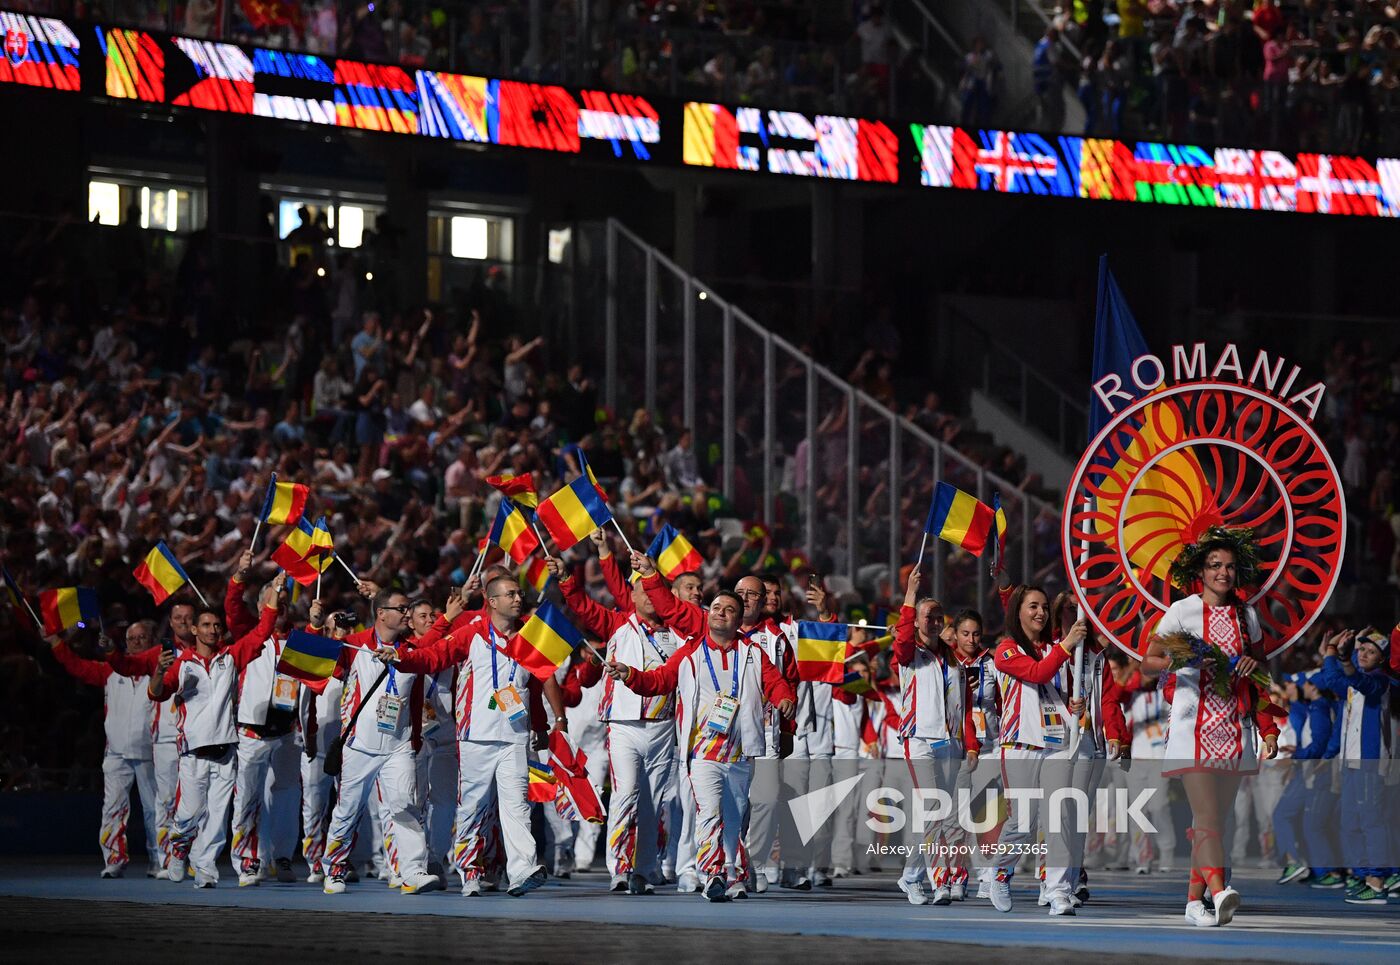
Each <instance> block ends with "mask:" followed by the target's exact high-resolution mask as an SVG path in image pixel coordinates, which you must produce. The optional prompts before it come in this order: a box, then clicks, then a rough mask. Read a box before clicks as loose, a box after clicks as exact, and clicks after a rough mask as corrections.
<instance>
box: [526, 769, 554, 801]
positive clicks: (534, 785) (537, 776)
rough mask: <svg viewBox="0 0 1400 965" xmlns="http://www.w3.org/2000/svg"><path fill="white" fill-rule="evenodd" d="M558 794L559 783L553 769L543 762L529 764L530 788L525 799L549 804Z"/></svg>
mask: <svg viewBox="0 0 1400 965" xmlns="http://www.w3.org/2000/svg"><path fill="white" fill-rule="evenodd" d="M558 794H559V781H558V779H557V778H555V776H554V768H552V767H550V766H549V765H548V764H546V763H544V762H543V761H531V762H530V787H529V789H528V790H527V791H526V794H525V796H526V799H527V800H530V801H540V802H543V803H546V804H547V803H549V802H550V801H553V800H554V798H555V797H556V796H557V795H558Z"/></svg>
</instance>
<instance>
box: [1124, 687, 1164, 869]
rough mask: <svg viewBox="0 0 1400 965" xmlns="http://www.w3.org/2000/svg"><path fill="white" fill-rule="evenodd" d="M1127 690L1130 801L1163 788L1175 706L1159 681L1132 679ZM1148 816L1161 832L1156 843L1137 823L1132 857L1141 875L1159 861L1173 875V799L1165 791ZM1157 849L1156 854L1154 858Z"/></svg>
mask: <svg viewBox="0 0 1400 965" xmlns="http://www.w3.org/2000/svg"><path fill="white" fill-rule="evenodd" d="M1124 689H1126V690H1130V691H1132V699H1131V701H1130V702H1129V704H1128V719H1129V722H1130V724H1131V726H1132V751H1131V753H1130V757H1131V760H1132V763H1131V764H1130V765H1129V767H1128V799H1129V800H1133V801H1135V800H1137V799H1138V798H1139V797H1140V796H1141V795H1142V792H1143V791H1145V790H1147V789H1148V788H1149V787H1153V786H1155V785H1159V783H1160V782H1159V781H1158V778H1159V777H1160V776H1161V773H1162V766H1161V764H1160V763H1157V764H1154V763H1153V762H1154V761H1158V762H1160V761H1161V760H1162V758H1163V756H1164V755H1165V754H1166V752H1167V723H1168V721H1170V720H1171V711H1172V708H1171V703H1170V702H1169V701H1168V700H1167V699H1166V695H1165V694H1163V692H1162V690H1161V689H1160V688H1158V687H1157V684H1156V681H1150V682H1144V681H1143V679H1142V675H1141V674H1140V673H1137V672H1134V673H1133V674H1132V676H1131V677H1129V678H1128V681H1127V683H1126V684H1125V687H1124ZM1147 816H1148V818H1149V819H1150V820H1151V822H1152V824H1153V826H1154V827H1156V829H1157V836H1156V839H1155V841H1154V839H1153V837H1152V836H1151V835H1149V834H1148V833H1147V832H1146V831H1144V830H1142V828H1140V827H1138V825H1137V822H1133V827H1132V837H1131V840H1132V844H1131V853H1132V855H1133V859H1132V860H1133V867H1134V870H1135V871H1137V873H1138V874H1147V873H1149V872H1150V871H1151V870H1152V864H1153V859H1154V857H1155V859H1156V863H1157V870H1159V871H1170V870H1171V866H1172V861H1173V859H1174V858H1175V856H1176V824H1175V822H1174V821H1173V820H1172V809H1171V798H1170V797H1169V796H1168V795H1167V793H1166V790H1165V788H1162V789H1161V790H1159V791H1158V793H1155V794H1153V795H1152V796H1151V797H1150V798H1149V799H1148V804H1147ZM1154 845H1155V854H1154Z"/></svg>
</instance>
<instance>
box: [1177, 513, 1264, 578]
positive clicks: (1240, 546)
mask: <svg viewBox="0 0 1400 965" xmlns="http://www.w3.org/2000/svg"><path fill="white" fill-rule="evenodd" d="M1217 549H1228V550H1230V551H1231V552H1232V553H1234V554H1235V585H1236V586H1258V585H1259V581H1260V580H1261V579H1262V578H1263V571H1262V570H1261V569H1260V567H1259V547H1258V546H1257V545H1256V544H1255V542H1254V530H1252V529H1246V528H1240V529H1228V528H1226V527H1224V526H1212V527H1210V528H1209V529H1207V530H1206V531H1205V532H1204V533H1202V534H1201V535H1200V536H1199V537H1198V538H1197V539H1196V541H1195V542H1194V543H1187V544H1186V545H1185V546H1184V547H1182V549H1181V552H1180V553H1178V554H1177V555H1176V559H1175V560H1173V561H1172V565H1171V569H1170V570H1169V574H1170V576H1171V581H1172V585H1173V586H1175V587H1177V589H1180V590H1187V591H1189V590H1190V589H1191V588H1192V586H1193V585H1194V584H1195V583H1196V581H1197V580H1199V579H1200V578H1201V569H1202V567H1204V566H1205V562H1206V557H1207V556H1208V555H1209V554H1210V552H1211V551H1212V550H1217Z"/></svg>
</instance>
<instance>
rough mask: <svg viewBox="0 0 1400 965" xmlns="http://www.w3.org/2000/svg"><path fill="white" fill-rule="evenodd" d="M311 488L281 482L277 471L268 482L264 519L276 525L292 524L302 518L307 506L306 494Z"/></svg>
mask: <svg viewBox="0 0 1400 965" xmlns="http://www.w3.org/2000/svg"><path fill="white" fill-rule="evenodd" d="M309 492H310V490H309V489H307V488H306V487H305V486H303V485H301V484H300V483H280V482H278V481H277V473H273V474H272V479H271V480H270V481H269V482H268V484H267V498H265V499H264V500H263V508H262V521H263V522H264V523H272V524H274V525H278V526H282V525H288V526H289V525H291V524H292V523H295V522H297V521H298V520H300V519H301V513H302V510H304V509H305V508H306V495H307V493H309Z"/></svg>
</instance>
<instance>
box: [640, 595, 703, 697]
mask: <svg viewBox="0 0 1400 965" xmlns="http://www.w3.org/2000/svg"><path fill="white" fill-rule="evenodd" d="M661 589H662V591H663V592H665V593H666V595H667V596H670V594H671V591H670V590H667V589H666V588H665V587H664V586H663V587H662V588H661ZM672 599H674V597H672ZM678 602H679V601H678ZM703 644H704V641H703V640H692V641H690V642H689V643H687V644H686V645H685V646H683V647H681V648H680V649H679V650H677V651H676V652H675V653H673V654H671V659H670V660H667V661H666V662H665V663H663V664H662V665H661V666H659V667H653V668H652V669H651V670H638V669H637V668H636V667H633V668H632V673H631V675H630V676H629V677H628V678H627V680H626V684H627V689H628V690H630V691H632V693H634V694H640V695H641V696H643V697H655V696H658V695H660V694H669V693H671V692H672V691H673V690H675V689H676V678H677V677H678V676H679V674H680V669H681V661H682V660H684V659H685V658H686V657H687V656H688V655H689V654H692V653H694V652H695V648H696V647H699V646H702V645H703Z"/></svg>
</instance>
